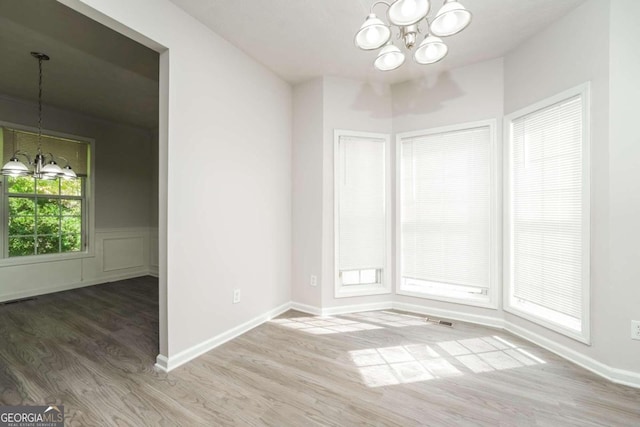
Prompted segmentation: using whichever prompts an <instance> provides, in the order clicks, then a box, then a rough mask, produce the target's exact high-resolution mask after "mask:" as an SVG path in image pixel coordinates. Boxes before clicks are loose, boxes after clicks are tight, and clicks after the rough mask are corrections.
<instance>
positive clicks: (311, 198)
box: [291, 78, 324, 307]
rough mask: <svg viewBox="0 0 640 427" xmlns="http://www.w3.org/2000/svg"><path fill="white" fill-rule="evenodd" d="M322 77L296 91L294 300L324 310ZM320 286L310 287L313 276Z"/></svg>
mask: <svg viewBox="0 0 640 427" xmlns="http://www.w3.org/2000/svg"><path fill="white" fill-rule="evenodd" d="M322 92H323V82H322V78H318V79H314V80H311V81H309V82H306V83H302V84H299V85H297V86H295V87H294V89H293V193H292V197H293V199H292V202H293V217H292V220H293V224H292V233H293V235H292V238H293V240H292V245H293V246H292V254H291V256H292V282H291V298H292V300H293V301H295V302H296V303H298V304H305V305H308V306H311V307H320V306H321V305H322V301H321V292H322V286H321V285H320V284H321V272H322V153H323V138H322V136H323V127H322V123H323V118H324V115H323V103H322ZM311 275H314V276H316V277H317V285H316V286H315V287H313V286H310V277H311Z"/></svg>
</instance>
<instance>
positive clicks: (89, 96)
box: [0, 0, 584, 128]
mask: <svg viewBox="0 0 640 427" xmlns="http://www.w3.org/2000/svg"><path fill="white" fill-rule="evenodd" d="M172 1H173V2H174V3H175V4H177V5H178V6H180V7H182V8H184V9H185V10H186V11H187V12H188V13H190V14H191V15H193V16H195V17H196V18H197V19H199V20H200V21H202V22H203V23H204V24H205V25H207V26H208V27H210V28H211V29H213V30H214V31H215V32H216V33H218V34H220V35H221V36H222V37H224V38H226V39H227V40H229V41H230V42H231V43H232V44H234V45H236V46H237V47H239V48H240V49H242V50H244V51H245V52H246V53H247V54H248V55H249V56H251V57H253V58H255V59H256V60H258V61H259V62H261V63H262V64H264V65H265V66H266V67H268V68H270V69H271V70H273V71H274V72H275V73H276V74H278V75H280V76H281V77H282V78H283V79H285V80H287V81H289V82H291V83H297V82H301V81H304V80H308V79H310V78H313V77H317V76H321V75H333V76H343V77H351V78H357V79H361V80H367V81H383V82H388V83H397V82H401V81H405V80H410V79H413V78H418V77H421V76H423V75H425V74H428V73H433V72H439V71H442V70H443V69H447V68H454V67H459V66H463V65H466V64H471V63H474V62H478V61H482V60H486V59H490V58H495V57H499V56H502V55H504V54H505V52H507V51H508V50H510V49H512V48H514V47H515V46H517V45H518V44H519V43H521V42H522V41H523V40H525V39H527V38H529V37H532V36H535V33H536V32H537V31H539V30H540V29H541V28H544V27H545V26H547V25H548V24H549V23H551V22H552V21H554V20H556V19H558V18H559V17H560V16H562V15H563V14H565V13H567V12H568V11H569V10H571V9H572V8H575V7H576V6H577V5H579V4H580V3H582V2H583V1H584V0H462V2H463V3H464V5H465V6H466V7H467V8H468V9H470V10H471V11H472V12H473V14H474V19H473V22H472V23H471V25H470V26H469V28H467V29H466V30H464V31H463V32H462V33H460V34H458V35H456V36H453V37H451V38H449V39H447V40H446V41H447V43H448V44H449V47H450V51H449V55H448V56H447V57H446V58H445V59H444V60H443V61H442V62H440V63H439V64H435V65H431V66H420V65H417V64H415V63H413V61H411V60H408V61H407V62H406V63H405V65H403V66H402V67H401V68H400V69H398V70H395V71H390V72H386V73H381V72H378V71H375V70H373V67H372V66H371V64H372V62H373V60H374V58H375V53H374V52H364V51H361V50H359V49H357V48H356V47H355V46H354V44H353V36H354V34H355V32H356V31H357V29H358V28H359V27H360V25H361V24H362V22H363V20H364V18H365V17H366V15H367V13H368V10H369V7H370V5H371V4H372V3H373V1H374V0H269V1H266V0H172ZM441 1H442V0H432V4H433V5H432V14H433V13H434V11H435V10H437V8H438V7H439V6H440V4H441ZM375 10H376V12H377V13H378V15H379V16H383V15H384V13H385V8H384V6H377V7H376V9H375ZM150 13H153V11H150ZM30 51H40V52H45V53H47V54H49V55H50V56H51V61H49V62H47V63H45V65H44V73H45V75H44V102H45V104H49V105H53V106H56V107H60V108H64V109H69V110H74V111H78V112H81V113H83V114H87V115H90V116H95V117H100V118H105V119H108V120H113V121H118V122H123V123H129V124H133V125H136V126H140V127H144V128H155V127H157V124H158V55H157V53H156V52H154V51H152V50H150V49H147V48H146V47H144V46H142V45H140V44H138V43H136V42H134V41H132V40H130V39H128V38H126V37H124V36H122V35H120V34H118V33H116V32H114V31H111V30H110V29H108V28H106V27H104V26H102V25H100V24H98V23H96V22H95V21H92V20H91V19H88V18H86V17H85V16H83V15H81V14H78V13H76V12H75V11H73V10H71V9H69V8H67V7H66V6H63V5H62V4H60V3H58V2H56V1H53V0H28V1H26V0H22V1H18V0H0V53H1V54H2V67H0V93H1V94H6V95H9V96H13V97H18V98H23V99H27V100H31V101H35V100H36V99H37V62H36V61H35V60H34V59H33V58H32V57H31V56H30V55H29V52H30ZM45 121H46V117H45ZM45 127H46V123H45Z"/></svg>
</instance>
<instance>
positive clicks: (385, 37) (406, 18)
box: [355, 0, 471, 71]
mask: <svg viewBox="0 0 640 427" xmlns="http://www.w3.org/2000/svg"><path fill="white" fill-rule="evenodd" d="M378 4H384V5H386V6H387V19H388V21H389V22H390V24H392V25H395V26H396V27H398V38H399V39H401V40H402V42H403V43H404V45H405V47H406V48H407V49H408V50H411V49H413V47H415V46H416V42H417V39H418V34H419V33H421V32H422V30H421V29H420V26H419V25H420V23H421V22H420V21H423V20H424V21H425V22H426V29H425V30H424V31H425V36H424V39H423V40H422V42H420V44H419V45H418V47H417V49H416V50H415V52H413V59H414V60H415V61H416V62H417V63H418V64H433V63H435V62H438V61H440V60H441V59H442V58H444V57H445V55H446V54H447V52H448V48H447V45H446V44H444V42H443V41H442V39H441V38H440V37H447V36H452V35H454V34H457V33H459V32H460V31H462V30H464V29H465V28H466V27H467V26H468V25H469V23H470V22H471V12H469V11H468V10H467V9H465V8H464V6H463V5H461V4H460V3H458V1H457V0H444V4H443V5H442V7H441V8H440V10H438V13H436V15H435V17H433V18H431V19H429V18H428V17H427V15H428V14H429V11H430V9H431V4H430V2H429V0H395V1H393V2H392V3H387V2H386V1H377V2H375V3H374V4H373V5H371V9H370V10H369V15H368V16H367V18H366V19H365V21H364V24H362V26H361V27H360V30H358V32H357V33H356V37H355V43H356V46H358V47H359V48H360V49H363V50H375V49H379V48H382V49H381V50H380V52H379V53H378V57H377V58H376V60H375V61H374V63H373V66H374V67H375V68H376V69H378V70H380V71H389V70H395V69H396V68H398V67H400V66H401V65H402V64H403V63H404V60H405V54H404V53H403V52H402V51H401V50H400V48H398V47H397V46H395V45H394V44H393V42H392V41H391V35H392V27H391V25H388V24H386V23H385V22H383V21H382V20H381V19H380V18H378V17H377V16H376V14H375V13H373V8H374V7H375V6H376V5H378Z"/></svg>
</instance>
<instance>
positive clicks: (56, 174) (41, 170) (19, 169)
mask: <svg viewBox="0 0 640 427" xmlns="http://www.w3.org/2000/svg"><path fill="white" fill-rule="evenodd" d="M31 56H33V57H34V58H36V59H37V60H38V71H39V73H38V148H37V151H36V153H35V156H33V160H32V159H31V156H30V155H29V153H26V152H24V151H21V150H16V151H15V152H14V153H13V156H11V159H9V161H8V162H7V163H6V164H5V165H4V166H3V167H2V169H0V174H2V175H8V176H14V177H15V176H33V177H34V178H36V179H49V180H51V179H56V178H64V179H74V178H77V176H76V173H75V172H74V171H73V169H71V166H70V165H69V161H68V160H67V159H65V158H64V157H61V156H58V159H60V160H64V161H65V162H66V166H64V167H63V168H61V167H60V166H58V163H57V162H56V160H55V157H54V156H53V154H52V153H43V152H42V61H48V60H49V56H48V55H45V54H44V53H40V52H31ZM18 156H22V157H24V158H25V159H26V160H27V165H29V166H30V167H31V169H30V168H29V167H28V166H27V165H25V164H24V163H22V162H21V161H20V160H19V159H18Z"/></svg>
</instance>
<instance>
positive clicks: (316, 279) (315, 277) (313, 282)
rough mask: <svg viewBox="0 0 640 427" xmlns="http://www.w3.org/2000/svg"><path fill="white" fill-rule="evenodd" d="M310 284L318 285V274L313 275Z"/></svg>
mask: <svg viewBox="0 0 640 427" xmlns="http://www.w3.org/2000/svg"><path fill="white" fill-rule="evenodd" d="M309 284H310V285H311V286H318V276H314V275H311V278H310V279H309Z"/></svg>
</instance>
